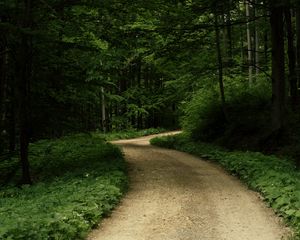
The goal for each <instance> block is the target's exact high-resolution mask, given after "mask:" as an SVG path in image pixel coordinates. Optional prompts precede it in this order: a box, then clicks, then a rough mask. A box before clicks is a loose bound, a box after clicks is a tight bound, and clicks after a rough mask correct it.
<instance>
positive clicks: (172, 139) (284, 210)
mask: <svg viewBox="0 0 300 240" xmlns="http://www.w3.org/2000/svg"><path fill="white" fill-rule="evenodd" d="M151 143H152V144H153V145H156V146H161V147H166V148H172V149H177V150H180V151H184V152H188V153H191V154H195V155H197V156H200V157H202V158H206V159H210V160H214V161H217V162H219V163H220V164H221V165H222V166H224V167H225V168H226V169H227V170H229V171H230V172H231V173H233V174H235V175H237V176H239V177H240V178H241V179H242V180H243V181H244V182H245V183H247V184H248V186H249V187H250V188H252V189H254V190H257V191H259V192H260V193H262V195H263V196H264V198H265V201H266V202H267V203H268V204H269V205H270V206H271V207H272V208H273V209H274V210H275V211H276V212H277V213H278V214H279V215H281V216H283V217H284V219H285V220H286V221H287V222H288V223H289V224H290V225H291V226H292V227H293V228H294V229H295V232H296V235H297V236H295V238H296V239H300V173H299V171H297V170H296V169H295V167H294V165H293V164H292V163H290V162H289V161H287V160H286V159H280V158H277V157H275V156H266V155H263V154H261V153H257V152H238V151H233V152H229V151H227V150H226V149H224V148H221V147H217V146H214V145H211V144H206V143H203V142H194V141H192V140H190V139H189V138H188V137H187V136H185V135H183V134H179V135H176V136H168V137H162V138H155V139H152V140H151Z"/></svg>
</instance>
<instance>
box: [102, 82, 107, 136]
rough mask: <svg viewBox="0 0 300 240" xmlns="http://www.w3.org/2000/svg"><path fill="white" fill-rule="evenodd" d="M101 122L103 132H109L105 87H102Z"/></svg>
mask: <svg viewBox="0 0 300 240" xmlns="http://www.w3.org/2000/svg"><path fill="white" fill-rule="evenodd" d="M101 122H102V131H103V132H104V133H106V132H107V119H106V103H105V96H104V88H103V87H101Z"/></svg>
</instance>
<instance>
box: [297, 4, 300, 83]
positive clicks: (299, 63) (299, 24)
mask: <svg viewBox="0 0 300 240" xmlns="http://www.w3.org/2000/svg"><path fill="white" fill-rule="evenodd" d="M296 37H297V38H296V49H297V52H296V53H297V55H296V57H297V70H296V71H297V82H298V84H300V7H298V8H297V9H296Z"/></svg>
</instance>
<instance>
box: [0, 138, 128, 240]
mask: <svg viewBox="0 0 300 240" xmlns="http://www.w3.org/2000/svg"><path fill="white" fill-rule="evenodd" d="M29 158H30V163H31V169H32V171H31V172H32V176H33V179H34V182H35V184H34V185H32V186H23V187H19V188H18V187H15V186H14V185H13V184H11V185H9V186H5V187H1V188H0V239H31V240H38V239H41V240H42V239H43V240H45V239H84V238H85V237H86V235H87V233H88V232H89V231H90V230H91V228H93V227H94V226H96V225H97V223H98V222H99V220H100V219H101V218H103V217H104V216H106V215H108V214H109V213H110V211H111V210H112V209H113V208H114V206H115V205H116V204H117V203H118V202H119V200H120V198H121V196H122V194H123V193H124V192H125V190H126V188H127V175H126V164H125V162H124V158H123V154H122V152H121V151H120V149H119V148H118V147H116V146H114V145H112V144H109V143H106V142H105V141H103V139H102V138H101V137H98V136H95V135H88V134H83V135H75V136H69V137H64V138H61V139H57V140H42V141H39V142H36V143H34V144H31V146H30V156H29ZM18 178H19V176H18V174H17V175H16V179H18Z"/></svg>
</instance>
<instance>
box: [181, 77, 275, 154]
mask: <svg viewBox="0 0 300 240" xmlns="http://www.w3.org/2000/svg"><path fill="white" fill-rule="evenodd" d="M225 90H226V92H225V93H226V110H227V116H226V117H227V119H226V118H225V116H224V113H223V111H222V107H221V102H220V97H219V93H218V90H217V87H215V88H211V89H201V90H200V91H198V92H197V93H196V94H195V95H194V97H193V98H192V100H191V101H190V102H189V103H187V104H186V105H185V106H184V117H183V118H182V125H183V129H184V130H185V131H186V132H187V133H189V134H190V136H191V137H192V138H193V139H194V140H203V141H212V142H213V141H214V142H218V143H220V144H223V145H226V146H227V147H231V146H236V145H237V144H238V145H240V146H241V148H247V149H248V148H253V146H254V147H257V145H258V144H259V140H260V137H261V136H263V135H264V132H265V131H266V129H268V124H269V122H270V109H271V106H270V99H271V94H270V92H271V91H270V85H269V84H268V83H265V82H262V83H260V84H256V85H255V86H253V87H251V88H249V86H248V85H246V84H245V83H239V84H236V83H233V82H232V83H230V82H229V83H228V84H227V85H226V87H225Z"/></svg>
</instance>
